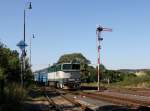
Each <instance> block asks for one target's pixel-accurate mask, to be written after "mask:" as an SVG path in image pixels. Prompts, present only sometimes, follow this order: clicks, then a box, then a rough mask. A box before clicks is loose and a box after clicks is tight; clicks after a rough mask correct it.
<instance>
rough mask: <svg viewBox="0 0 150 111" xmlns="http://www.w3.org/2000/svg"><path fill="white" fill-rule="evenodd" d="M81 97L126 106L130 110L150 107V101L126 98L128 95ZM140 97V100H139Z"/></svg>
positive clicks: (91, 95) (107, 94)
mask: <svg viewBox="0 0 150 111" xmlns="http://www.w3.org/2000/svg"><path fill="white" fill-rule="evenodd" d="M81 95H83V96H86V97H90V98H93V99H97V100H103V101H108V102H112V103H114V104H118V105H124V106H128V107H130V108H138V107H140V106H144V107H150V101H149V99H145V98H143V99H142V97H140V96H137V97H136V98H135V97H131V96H132V95H130V96H126V95H123V94H121V95H119V94H116V95H113V94H112V93H106V94H105V93H98V94H95V93H81ZM138 97H140V98H138Z"/></svg>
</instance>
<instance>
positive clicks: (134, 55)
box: [0, 0, 150, 70]
mask: <svg viewBox="0 0 150 111" xmlns="http://www.w3.org/2000/svg"><path fill="white" fill-rule="evenodd" d="M26 3H27V0H0V40H1V41H3V42H4V43H5V44H6V45H7V46H8V47H10V48H11V49H16V50H18V51H19V52H20V50H19V48H18V47H16V44H17V43H18V42H19V41H20V40H21V39H23V9H24V7H25V4H26ZM149 4H150V1H149V0H32V5H33V9H32V10H31V11H30V10H26V12H27V14H26V15H27V17H26V19H27V23H26V35H27V36H26V39H27V43H28V44H29V39H30V37H31V36H32V34H33V33H34V34H35V36H36V38H35V39H33V40H32V45H33V46H32V64H33V70H36V69H41V68H43V67H46V66H48V64H53V63H54V62H57V60H58V58H59V57H60V56H61V55H63V54H65V53H72V52H81V53H82V54H83V55H84V56H85V57H87V58H88V59H89V60H91V62H92V64H96V61H97V52H96V33H95V30H96V25H98V24H100V25H102V26H103V27H108V28H112V29H113V32H103V33H102V37H103V38H104V40H103V41H102V50H101V62H102V64H104V65H105V66H106V68H108V69H120V68H150V62H149V60H150V49H149V47H150V44H149V42H150V37H149V36H150V13H149V11H150V7H149ZM27 49H28V54H29V47H28V48H27Z"/></svg>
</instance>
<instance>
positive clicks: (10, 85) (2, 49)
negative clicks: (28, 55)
mask: <svg viewBox="0 0 150 111" xmlns="http://www.w3.org/2000/svg"><path fill="white" fill-rule="evenodd" d="M19 61H20V60H19V53H18V52H17V51H16V50H11V49H10V48H8V47H7V46H6V45H4V44H3V43H1V41H0V111H21V110H22V106H23V102H24V101H25V99H26V97H27V90H28V87H29V86H30V84H31V83H32V71H31V69H30V66H29V63H28V59H26V61H25V62H26V70H25V72H24V73H25V74H24V86H21V85H20V84H21V83H20V81H21V80H20V72H21V69H20V62H19Z"/></svg>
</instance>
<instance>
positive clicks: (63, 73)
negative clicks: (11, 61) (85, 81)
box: [34, 63, 81, 89]
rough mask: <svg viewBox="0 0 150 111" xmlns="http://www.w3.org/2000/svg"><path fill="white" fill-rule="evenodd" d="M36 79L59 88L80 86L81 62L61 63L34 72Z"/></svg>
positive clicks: (37, 81)
mask: <svg viewBox="0 0 150 111" xmlns="http://www.w3.org/2000/svg"><path fill="white" fill-rule="evenodd" d="M34 80H35V82H36V83H41V84H44V85H48V86H54V87H57V88H62V89H67V88H75V89H78V88H80V83H81V80H80V64H79V63H61V64H55V65H52V66H49V67H48V68H45V69H42V70H38V71H35V72H34Z"/></svg>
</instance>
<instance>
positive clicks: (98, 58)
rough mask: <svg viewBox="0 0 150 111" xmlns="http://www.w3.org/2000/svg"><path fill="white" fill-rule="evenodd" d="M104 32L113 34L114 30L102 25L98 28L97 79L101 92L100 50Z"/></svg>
mask: <svg viewBox="0 0 150 111" xmlns="http://www.w3.org/2000/svg"><path fill="white" fill-rule="evenodd" d="M102 31H109V32H111V31H112V29H110V28H103V27H101V26H100V25H98V26H97V28H96V42H97V76H98V77H97V79H98V83H97V85H98V88H97V89H98V91H100V49H101V45H100V42H101V41H102V40H103V38H102V37H101V32H102Z"/></svg>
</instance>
